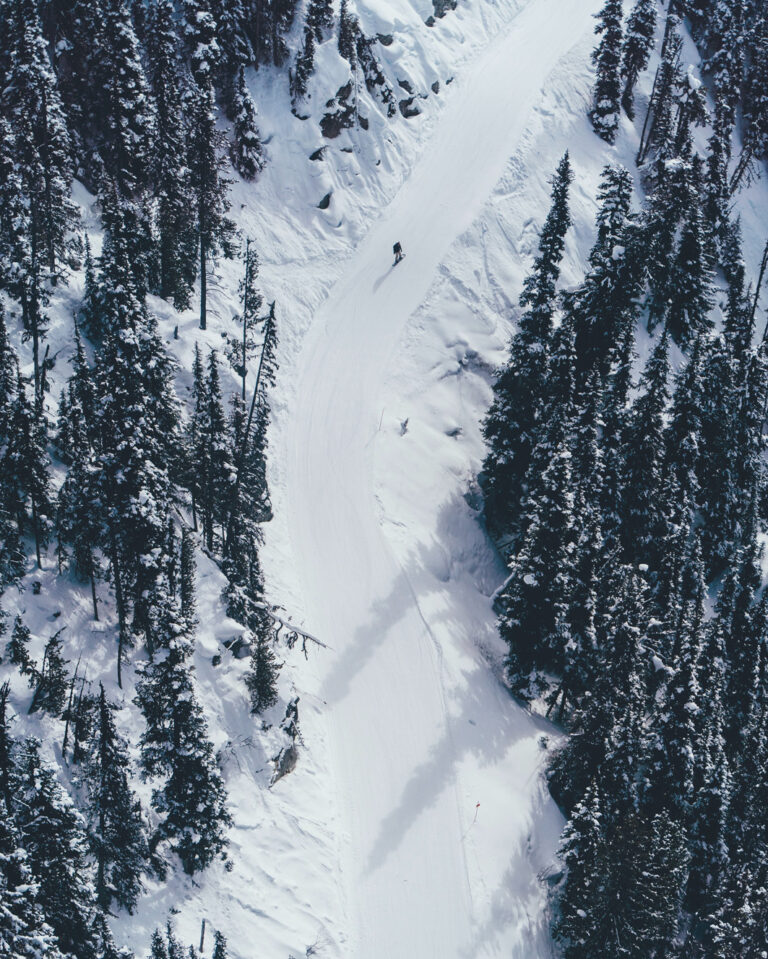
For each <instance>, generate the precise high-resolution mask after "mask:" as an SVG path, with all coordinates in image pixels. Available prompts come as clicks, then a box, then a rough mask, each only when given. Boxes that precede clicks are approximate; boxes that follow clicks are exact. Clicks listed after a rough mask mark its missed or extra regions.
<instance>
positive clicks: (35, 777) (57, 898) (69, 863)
mask: <svg viewBox="0 0 768 959" xmlns="http://www.w3.org/2000/svg"><path fill="white" fill-rule="evenodd" d="M13 813H14V818H15V821H16V824H17V826H18V829H19V835H20V839H21V844H22V845H23V847H24V849H25V851H26V853H27V862H28V863H29V867H30V869H31V870H32V873H33V875H34V876H35V878H36V879H37V880H38V882H39V889H40V891H39V901H40V903H41V904H42V905H43V907H44V909H45V914H46V918H47V920H48V922H49V923H50V925H51V928H52V929H53V931H54V933H55V934H56V936H57V938H58V941H59V946H60V948H61V950H62V951H63V952H64V953H65V954H72V955H74V956H76V957H77V959H98V951H97V948H96V941H95V935H94V928H93V926H94V919H95V917H96V915H97V913H98V907H97V904H96V900H95V898H94V895H93V887H92V873H91V867H90V864H89V862H88V851H87V848H88V847H87V840H86V836H85V828H84V823H83V818H82V816H81V815H80V813H79V812H78V811H77V810H76V809H75V807H74V805H73V803H72V800H71V799H70V798H69V796H67V795H66V793H64V792H63V790H62V789H61V787H60V786H59V784H58V782H57V780H56V776H55V774H54V772H53V770H52V769H50V767H48V766H47V765H46V764H45V763H44V762H43V761H42V760H41V758H40V744H39V742H38V741H37V740H33V739H30V740H27V741H26V742H25V743H24V745H23V746H22V748H21V749H20V751H19V756H18V760H17V765H16V771H15V783H14V799H13Z"/></svg>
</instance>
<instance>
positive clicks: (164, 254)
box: [147, 0, 197, 310]
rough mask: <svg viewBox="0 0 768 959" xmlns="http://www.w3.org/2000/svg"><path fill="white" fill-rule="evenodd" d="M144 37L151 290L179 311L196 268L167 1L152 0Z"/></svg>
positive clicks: (170, 6)
mask: <svg viewBox="0 0 768 959" xmlns="http://www.w3.org/2000/svg"><path fill="white" fill-rule="evenodd" d="M149 39H150V42H149V44H148V49H147V57H148V64H149V66H148V71H149V77H150V80H151V85H152V93H153V98H154V103H155V114H156V123H155V128H154V139H153V144H152V162H151V167H152V179H153V182H154V195H155V197H156V201H157V210H156V214H155V234H156V243H157V260H158V274H159V276H158V289H157V292H159V294H160V296H162V297H165V298H166V299H170V300H172V302H173V305H174V306H175V307H176V309H178V310H183V309H186V308H187V307H188V306H189V302H190V293H191V289H192V284H193V282H194V279H195V274H196V272H197V266H196V259H197V244H196V240H195V211H194V194H193V191H192V184H191V179H190V177H191V174H190V170H189V166H188V163H187V153H188V148H187V136H186V129H185V123H184V113H183V94H182V81H181V75H180V68H179V63H178V50H177V47H178V38H177V34H176V27H175V23H174V9H173V3H172V2H171V0H157V2H156V3H155V4H154V6H153V7H152V10H151V31H150V34H149Z"/></svg>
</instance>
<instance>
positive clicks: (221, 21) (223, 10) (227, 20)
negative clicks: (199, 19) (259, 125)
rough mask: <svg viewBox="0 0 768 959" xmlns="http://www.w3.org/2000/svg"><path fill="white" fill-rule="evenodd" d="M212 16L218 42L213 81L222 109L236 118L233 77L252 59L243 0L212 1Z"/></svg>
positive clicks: (231, 117) (235, 84) (234, 80)
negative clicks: (220, 98) (215, 73)
mask: <svg viewBox="0 0 768 959" xmlns="http://www.w3.org/2000/svg"><path fill="white" fill-rule="evenodd" d="M211 12H212V15H213V18H214V20H215V21H216V41H217V45H218V50H219V54H218V58H217V82H216V86H217V87H218V89H219V91H220V93H221V97H222V99H223V101H224V109H225V111H226V113H227V116H228V118H229V119H230V120H233V119H236V117H237V102H236V90H237V77H238V75H239V73H240V71H241V70H242V69H243V67H244V66H246V65H247V64H249V63H252V62H253V53H252V51H251V48H250V42H249V39H248V34H247V32H246V27H245V21H246V16H247V14H246V11H245V3H244V2H243V0H214V2H213V4H212V11H211Z"/></svg>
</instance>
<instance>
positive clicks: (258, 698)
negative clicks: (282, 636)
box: [245, 610, 280, 715]
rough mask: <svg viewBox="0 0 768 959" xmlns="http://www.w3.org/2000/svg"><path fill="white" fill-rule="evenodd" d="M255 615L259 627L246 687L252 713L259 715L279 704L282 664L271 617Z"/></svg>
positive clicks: (263, 613)
mask: <svg viewBox="0 0 768 959" xmlns="http://www.w3.org/2000/svg"><path fill="white" fill-rule="evenodd" d="M253 615H254V617H255V619H256V621H257V625H256V631H255V635H254V638H253V640H252V644H251V662H250V668H249V670H248V673H247V675H246V677H245V685H246V686H247V687H248V692H249V694H250V697H251V712H252V713H253V714H254V715H259V714H260V713H263V712H264V710H266V709H269V708H270V707H271V706H274V705H275V703H276V702H277V676H278V673H279V672H280V664H279V663H278V661H277V657H276V656H275V653H274V649H273V648H272V647H273V644H274V641H275V630H274V625H273V623H272V619H271V617H270V616H269V615H268V614H267V613H266V612H265V611H263V610H259V611H254V614H253Z"/></svg>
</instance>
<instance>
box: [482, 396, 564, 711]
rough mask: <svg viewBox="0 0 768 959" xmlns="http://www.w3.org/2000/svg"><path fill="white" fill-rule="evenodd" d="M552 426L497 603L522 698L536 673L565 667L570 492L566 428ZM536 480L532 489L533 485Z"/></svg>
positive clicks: (532, 688)
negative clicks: (523, 529)
mask: <svg viewBox="0 0 768 959" xmlns="http://www.w3.org/2000/svg"><path fill="white" fill-rule="evenodd" d="M562 417H563V414H562V412H561V413H560V420H559V421H555V422H554V423H553V424H552V429H551V432H550V434H549V440H548V442H547V445H546V450H545V449H538V450H537V454H538V455H539V456H541V458H542V460H546V459H548V465H547V467H546V468H545V469H544V471H543V473H541V474H539V470H538V464H535V463H534V464H532V467H531V469H530V471H529V492H528V504H529V505H528V509H527V515H526V518H525V524H526V528H527V531H526V534H525V537H524V539H523V541H522V544H521V547H520V550H519V551H518V553H517V555H516V556H515V557H514V559H513V561H512V564H511V570H510V575H509V578H508V580H507V583H506V584H505V586H504V589H503V590H502V592H501V594H500V595H499V598H498V600H497V608H498V609H499V611H500V616H499V629H500V631H501V635H502V637H503V638H504V639H505V641H506V642H507V644H508V646H509V650H510V652H509V660H508V667H509V674H510V679H511V681H512V686H513V689H515V691H516V692H518V693H520V694H521V695H523V696H524V697H529V696H531V695H535V693H536V691H537V687H538V685H539V683H538V681H537V678H536V675H535V671H536V670H538V669H553V670H554V671H559V670H561V669H562V667H563V654H564V649H565V646H566V645H567V643H568V641H569V637H568V635H567V613H568V597H569V591H570V587H571V575H572V566H573V559H572V551H573V545H574V541H575V538H576V531H575V529H574V524H573V505H574V504H573V490H572V479H571V467H570V450H569V446H568V438H567V427H566V424H564V423H563V420H562ZM534 481H535V486H534V485H533V483H534Z"/></svg>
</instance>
